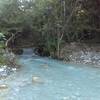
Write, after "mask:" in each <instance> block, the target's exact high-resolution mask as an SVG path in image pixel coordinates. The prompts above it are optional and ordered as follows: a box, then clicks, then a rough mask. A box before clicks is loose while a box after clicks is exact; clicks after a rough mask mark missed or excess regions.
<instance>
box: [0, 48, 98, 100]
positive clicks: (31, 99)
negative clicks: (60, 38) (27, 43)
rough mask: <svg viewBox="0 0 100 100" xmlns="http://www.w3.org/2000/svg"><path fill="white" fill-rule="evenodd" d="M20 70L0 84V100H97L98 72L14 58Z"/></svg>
mask: <svg viewBox="0 0 100 100" xmlns="http://www.w3.org/2000/svg"><path fill="white" fill-rule="evenodd" d="M17 58H18V59H19V63H20V64H21V65H22V67H21V68H20V69H19V70H18V71H17V72H14V73H13V74H11V75H10V76H8V78H6V79H2V80H0V84H6V85H7V88H6V89H1V90H0V100H100V69H99V68H93V67H92V66H86V65H74V64H64V63H63V62H60V61H57V60H52V59H49V58H41V57H37V56H35V55H32V53H31V50H25V51H24V54H23V55H22V56H19V57H17Z"/></svg>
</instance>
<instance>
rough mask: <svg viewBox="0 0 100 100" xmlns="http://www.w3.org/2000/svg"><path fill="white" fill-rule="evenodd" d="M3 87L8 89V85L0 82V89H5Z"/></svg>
mask: <svg viewBox="0 0 100 100" xmlns="http://www.w3.org/2000/svg"><path fill="white" fill-rule="evenodd" d="M5 89H8V86H7V85H6V84H1V85H0V90H5Z"/></svg>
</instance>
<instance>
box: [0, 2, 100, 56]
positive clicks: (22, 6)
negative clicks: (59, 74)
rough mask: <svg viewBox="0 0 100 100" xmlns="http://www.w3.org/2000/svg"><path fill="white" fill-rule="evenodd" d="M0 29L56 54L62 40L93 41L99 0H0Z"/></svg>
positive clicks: (97, 36)
mask: <svg viewBox="0 0 100 100" xmlns="http://www.w3.org/2000/svg"><path fill="white" fill-rule="evenodd" d="M0 32H1V33H3V34H4V35H5V36H6V37H7V39H9V38H10V37H11V36H12V34H14V35H15V38H13V39H14V43H15V42H16V43H15V45H16V44H18V43H17V41H18V42H19V40H22V41H23V40H26V41H28V42H29V43H32V44H34V46H35V47H42V49H43V50H44V51H46V52H49V53H50V54H51V53H52V52H53V53H55V52H57V55H59V52H60V48H61V47H62V46H63V45H64V44H66V43H70V42H95V43H97V42H100V33H99V32H100V0H91V1H90V0H0ZM20 38H21V39H20ZM26 41H24V42H23V43H22V42H20V43H22V44H25V43H26ZM14 43H13V44H14Z"/></svg>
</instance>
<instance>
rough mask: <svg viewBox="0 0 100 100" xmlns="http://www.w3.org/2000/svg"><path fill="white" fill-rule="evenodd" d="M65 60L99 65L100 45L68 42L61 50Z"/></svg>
mask: <svg viewBox="0 0 100 100" xmlns="http://www.w3.org/2000/svg"><path fill="white" fill-rule="evenodd" d="M61 58H63V59H64V61H65V62H68V61H70V62H74V63H81V64H92V65H97V66H98V65H100V45H99V44H94V45H91V44H83V43H70V44H66V46H65V47H64V48H63V49H62V50H61Z"/></svg>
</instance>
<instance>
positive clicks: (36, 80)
mask: <svg viewBox="0 0 100 100" xmlns="http://www.w3.org/2000/svg"><path fill="white" fill-rule="evenodd" d="M32 82H33V83H43V80H41V78H40V77H38V76H33V77H32Z"/></svg>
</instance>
